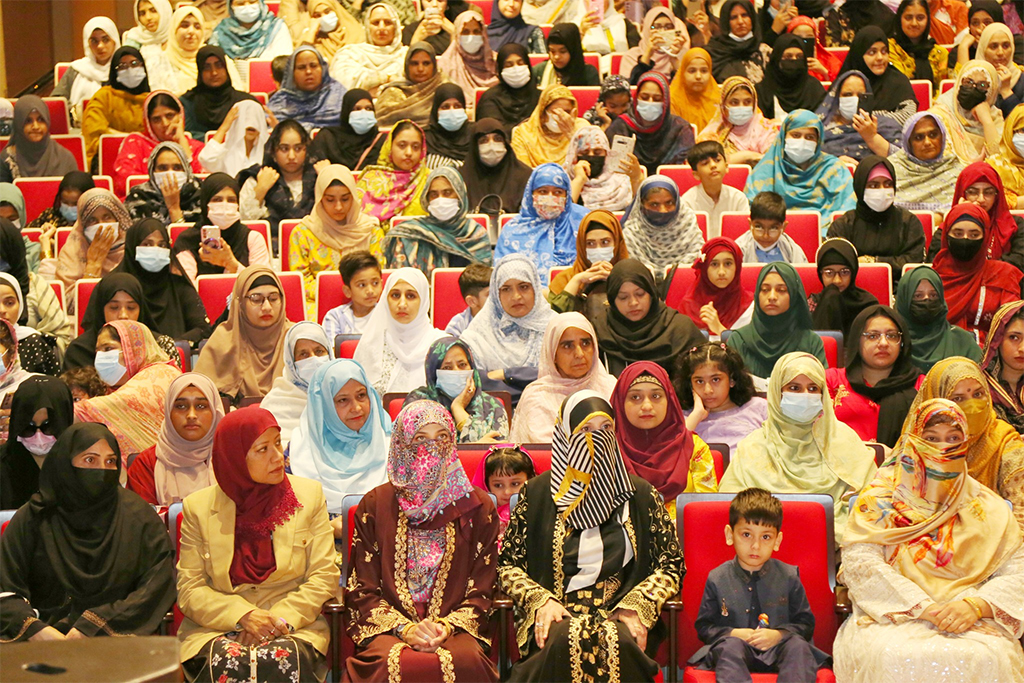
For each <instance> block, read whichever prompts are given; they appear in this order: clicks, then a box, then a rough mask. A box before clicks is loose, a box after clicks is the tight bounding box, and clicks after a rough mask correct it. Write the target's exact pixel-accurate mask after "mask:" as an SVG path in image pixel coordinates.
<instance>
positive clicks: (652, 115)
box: [636, 102, 665, 121]
mask: <svg viewBox="0 0 1024 683" xmlns="http://www.w3.org/2000/svg"><path fill="white" fill-rule="evenodd" d="M664 110H665V103H664V102H637V103H636V113H637V114H639V115H640V118H642V119H643V120H644V121H657V120H658V119H660V118H661V112H663V111H664Z"/></svg>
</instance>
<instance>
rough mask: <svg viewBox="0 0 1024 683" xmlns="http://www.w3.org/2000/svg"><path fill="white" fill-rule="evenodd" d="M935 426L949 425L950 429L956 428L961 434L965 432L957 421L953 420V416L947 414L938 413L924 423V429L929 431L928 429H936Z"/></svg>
mask: <svg viewBox="0 0 1024 683" xmlns="http://www.w3.org/2000/svg"><path fill="white" fill-rule="evenodd" d="M935 425H949V426H950V427H956V428H957V429H959V430H960V431H961V432H962V431H963V427H961V426H960V425H959V424H957V421H956V420H955V419H953V416H952V415H947V414H945V413H938V414H936V415H932V416H931V417H929V418H928V420H927V421H926V422H925V423H924V428H925V429H927V428H928V427H934V426H935ZM965 436H966V435H965Z"/></svg>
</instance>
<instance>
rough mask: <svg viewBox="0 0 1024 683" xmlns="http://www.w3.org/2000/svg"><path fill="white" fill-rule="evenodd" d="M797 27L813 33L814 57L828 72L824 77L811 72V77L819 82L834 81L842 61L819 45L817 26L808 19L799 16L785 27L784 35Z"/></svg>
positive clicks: (812, 20)
mask: <svg viewBox="0 0 1024 683" xmlns="http://www.w3.org/2000/svg"><path fill="white" fill-rule="evenodd" d="M799 26H809V27H810V28H811V29H812V30H813V31H814V57H815V59H817V60H818V61H819V62H821V65H822V66H824V67H825V68H826V69H827V70H828V74H827V75H824V76H823V75H822V74H820V73H818V72H817V71H812V72H811V75H812V76H814V77H815V78H817V79H818V80H819V81H830V82H831V81H834V80H836V76H838V75H839V70H840V69H841V68H842V67H843V60H841V59H839V58H838V57H836V56H835V55H833V54H832V53H831V52H829V51H828V50H826V49H825V46H824V45H822V44H821V40H819V39H818V25H817V24H816V23H814V19H811V18H810V17H805V16H803V15H801V16H798V17H796V18H794V19H793V20H792V21H790V22H789V24H787V25H786V33H792V32H793V31H794V29H796V28H797V27H799Z"/></svg>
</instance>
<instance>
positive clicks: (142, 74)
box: [117, 66, 146, 90]
mask: <svg viewBox="0 0 1024 683" xmlns="http://www.w3.org/2000/svg"><path fill="white" fill-rule="evenodd" d="M145 78H146V69H145V67H141V66H133V67H131V68H130V69H125V70H124V71H118V72H117V82H118V83H120V84H121V85H123V86H124V87H126V88H128V89H129V90H130V89H132V88H137V87H138V86H139V83H142V81H143V80H145Z"/></svg>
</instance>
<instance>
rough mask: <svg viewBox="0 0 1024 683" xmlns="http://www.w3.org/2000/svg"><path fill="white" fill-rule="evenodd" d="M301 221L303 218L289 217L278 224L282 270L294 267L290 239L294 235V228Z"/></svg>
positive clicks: (278, 242)
mask: <svg viewBox="0 0 1024 683" xmlns="http://www.w3.org/2000/svg"><path fill="white" fill-rule="evenodd" d="M301 222H302V219H288V220H284V221H281V222H280V223H278V224H277V244H278V247H277V248H278V249H280V250H281V270H291V269H292V264H291V247H290V244H289V241H290V240H291V237H292V230H294V229H295V228H296V227H298V225H299V223H301Z"/></svg>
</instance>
